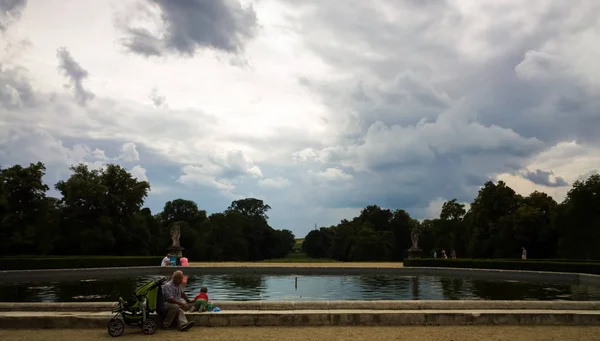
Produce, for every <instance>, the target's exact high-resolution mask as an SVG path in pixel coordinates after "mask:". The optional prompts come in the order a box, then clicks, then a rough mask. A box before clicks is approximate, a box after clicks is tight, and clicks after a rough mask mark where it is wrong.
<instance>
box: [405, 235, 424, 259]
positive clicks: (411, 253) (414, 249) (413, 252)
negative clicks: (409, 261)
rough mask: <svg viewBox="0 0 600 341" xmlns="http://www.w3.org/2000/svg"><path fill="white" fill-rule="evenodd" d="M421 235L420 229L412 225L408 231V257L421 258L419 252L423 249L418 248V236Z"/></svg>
mask: <svg viewBox="0 0 600 341" xmlns="http://www.w3.org/2000/svg"><path fill="white" fill-rule="evenodd" d="M420 235H421V230H419V229H418V228H416V227H414V228H413V229H412V230H411V231H410V240H411V241H412V246H411V247H410V249H408V258H421V254H422V253H423V250H421V249H420V248H419V236H420Z"/></svg>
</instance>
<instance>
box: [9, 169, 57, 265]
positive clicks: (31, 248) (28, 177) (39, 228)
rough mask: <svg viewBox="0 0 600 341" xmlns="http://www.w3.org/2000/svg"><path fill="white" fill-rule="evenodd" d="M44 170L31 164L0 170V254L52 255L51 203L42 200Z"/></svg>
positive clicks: (52, 227)
mask: <svg viewBox="0 0 600 341" xmlns="http://www.w3.org/2000/svg"><path fill="white" fill-rule="evenodd" d="M45 171H46V167H45V166H44V164H43V163H41V162H38V163H35V164H34V163H32V164H30V165H29V166H28V167H22V166H20V165H15V166H13V167H10V168H7V169H0V213H1V215H0V245H1V247H0V252H2V253H4V254H39V253H41V254H48V253H50V252H51V251H52V241H53V236H54V227H55V225H54V224H53V223H54V222H55V219H54V215H53V213H54V212H53V211H52V210H53V209H54V208H55V206H54V205H53V203H54V201H51V200H49V199H48V198H47V197H46V191H47V190H48V186H47V185H46V184H44V182H43V181H42V178H43V176H44V174H45Z"/></svg>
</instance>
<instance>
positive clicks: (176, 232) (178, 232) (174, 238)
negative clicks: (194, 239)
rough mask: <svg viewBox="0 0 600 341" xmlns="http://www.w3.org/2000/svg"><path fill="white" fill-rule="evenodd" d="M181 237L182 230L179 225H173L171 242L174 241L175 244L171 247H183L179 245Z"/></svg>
mask: <svg viewBox="0 0 600 341" xmlns="http://www.w3.org/2000/svg"><path fill="white" fill-rule="evenodd" d="M180 237H181V229H180V227H179V224H178V223H175V224H173V227H171V240H172V241H173V244H172V245H171V247H181V245H180V244H179V238H180Z"/></svg>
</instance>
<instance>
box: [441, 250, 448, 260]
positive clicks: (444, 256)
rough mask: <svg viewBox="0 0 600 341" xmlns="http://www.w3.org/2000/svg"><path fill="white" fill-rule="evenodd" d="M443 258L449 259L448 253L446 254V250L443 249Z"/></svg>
mask: <svg viewBox="0 0 600 341" xmlns="http://www.w3.org/2000/svg"><path fill="white" fill-rule="evenodd" d="M442 258H444V259H448V255H447V254H446V250H444V249H442Z"/></svg>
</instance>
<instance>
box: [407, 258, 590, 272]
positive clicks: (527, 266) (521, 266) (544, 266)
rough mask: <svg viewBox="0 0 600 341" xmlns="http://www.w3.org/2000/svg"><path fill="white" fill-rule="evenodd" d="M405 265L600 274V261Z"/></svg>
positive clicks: (467, 261) (440, 261)
mask: <svg viewBox="0 0 600 341" xmlns="http://www.w3.org/2000/svg"><path fill="white" fill-rule="evenodd" d="M404 266H407V267H409V266H424V267H449V268H475V269H500V270H529V271H550V272H577V273H589V274H600V262H593V261H585V262H582V261H561V260H520V259H433V258H424V259H405V260H404Z"/></svg>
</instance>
